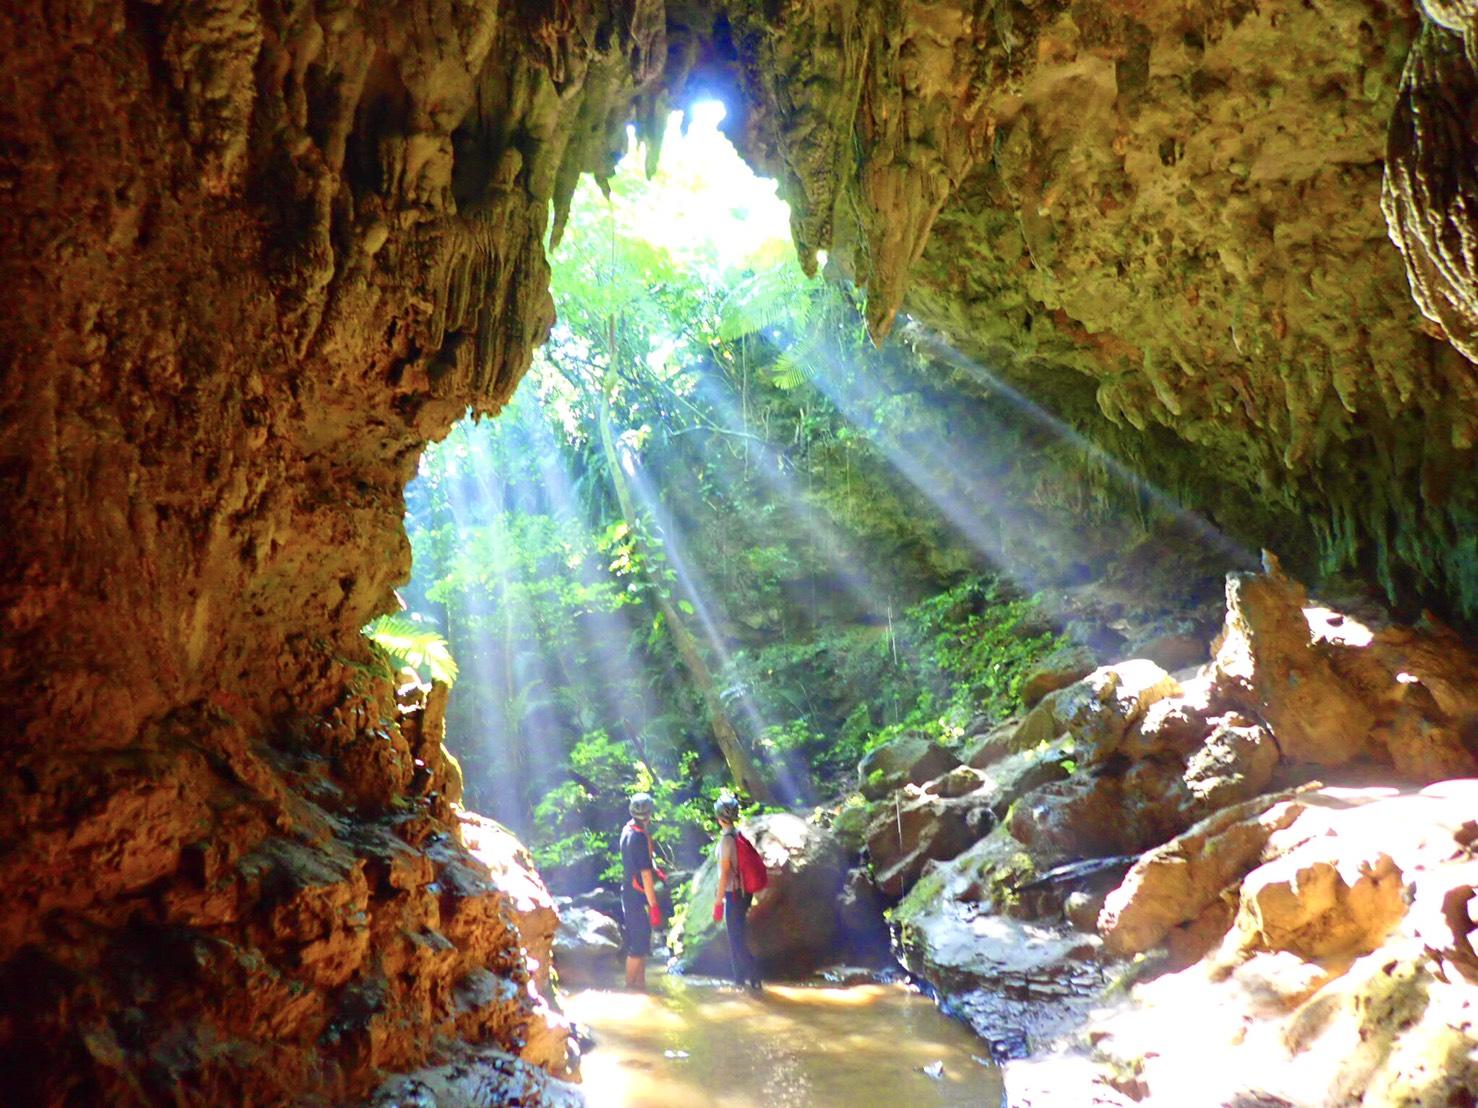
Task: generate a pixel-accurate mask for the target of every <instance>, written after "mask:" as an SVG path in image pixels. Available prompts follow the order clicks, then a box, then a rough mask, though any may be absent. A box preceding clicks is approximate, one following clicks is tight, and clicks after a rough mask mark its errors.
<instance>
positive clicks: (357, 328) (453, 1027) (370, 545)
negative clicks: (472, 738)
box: [0, 0, 666, 1103]
mask: <svg viewBox="0 0 1478 1108" xmlns="http://www.w3.org/2000/svg"><path fill="white" fill-rule="evenodd" d="M662 27H663V24H662V18H661V12H660V8H657V7H654V6H653V5H650V4H637V5H633V6H631V7H630V8H629V9H623V10H621V11H618V12H605V11H601V12H597V11H594V10H591V9H588V8H582V9H581V10H571V9H569V8H567V7H565V6H562V5H561V6H555V7H552V8H549V9H547V10H546V9H540V10H539V11H535V10H533V9H532V8H531V7H515V6H511V5H504V6H500V5H497V4H493V3H485V4H484V3H461V2H453V0H445V2H437V0H431V2H414V0H407V2H404V3H388V4H374V5H355V4H339V3H329V2H325V3H321V4H316V3H304V4H291V5H265V4H263V5H258V4H255V3H250V2H237V0H223V2H221V3H212V4H200V3H192V2H185V3H175V2H170V3H136V2H132V0H127V2H125V0H113V2H109V0H104V2H101V3H92V2H82V0H78V2H60V3H55V4H46V5H12V6H11V7H9V8H7V10H6V11H5V12H4V13H3V15H0V37H3V40H4V41H5V43H6V47H5V58H4V63H3V65H4V73H5V87H6V89H7V93H6V96H5V97H4V98H3V99H4V104H3V106H0V134H3V143H0V182H3V186H0V187H3V190H4V195H5V203H4V205H3V206H0V208H3V210H0V241H3V242H4V252H3V261H0V266H3V269H0V273H3V286H4V288H5V289H6V294H7V301H8V303H7V307H6V311H5V313H4V319H3V320H0V348H3V350H4V351H5V362H6V364H5V368H4V373H3V378H0V379H3V384H0V504H3V509H0V514H3V527H4V531H5V536H6V538H5V548H4V549H5V553H4V559H3V564H4V574H3V581H0V620H3V627H4V632H3V639H0V678H3V680H4V683H5V685H6V687H7V688H10V689H12V690H14V691H15V696H14V698H13V701H14V703H13V710H12V713H11V715H10V720H9V726H8V727H7V729H6V733H5V736H4V739H3V742H4V745H5V753H6V759H7V764H8V772H7V773H6V775H5V780H6V795H5V803H4V804H3V806H0V807H3V814H0V837H3V841H4V843H5V844H6V845H5V849H4V852H3V854H0V879H3V880H4V882H5V887H6V889H7V891H8V895H7V898H6V906H5V908H4V909H3V910H0V977H3V979H4V991H5V994H6V996H7V1001H6V1004H5V1006H4V1009H5V1010H4V1012H3V1014H0V1051H3V1053H4V1056H5V1060H6V1063H7V1066H6V1068H7V1073H8V1074H9V1075H10V1079H11V1081H12V1082H13V1084H12V1087H11V1095H12V1096H19V1098H20V1099H21V1100H22V1101H24V1102H27V1103H61V1102H63V1101H66V1102H93V1103H129V1102H153V1101H160V1100H175V1099H178V1100H179V1101H181V1102H208V1103H242V1102H246V1101H248V1100H252V1101H261V1102H272V1103H280V1102H287V1101H292V1102H294V1103H304V1102H311V1101H313V1100H314V1099H322V1100H335V1101H336V1100H342V1099H344V1098H353V1097H356V1096H359V1095H362V1094H364V1093H366V1092H368V1091H369V1089H370V1088H371V1087H372V1086H373V1085H374V1084H376V1083H377V1082H378V1081H379V1079H380V1076H381V1074H382V1073H384V1072H388V1071H399V1070H407V1069H410V1068H413V1067H415V1066H418V1065H421V1064H422V1063H426V1062H435V1061H438V1060H442V1059H444V1058H445V1057H446V1056H447V1049H450V1048H449V1047H448V1046H447V1044H450V1043H456V1042H469V1043H482V1044H488V1045H490V1046H496V1047H500V1048H501V1049H503V1050H504V1051H506V1052H510V1053H511V1054H512V1055H517V1056H519V1058H521V1059H522V1060H523V1061H524V1062H532V1063H533V1064H535V1065H537V1066H541V1067H544V1068H545V1069H546V1070H548V1071H551V1072H554V1073H557V1074H563V1073H565V1072H566V1069H567V1061H566V1052H565V1046H564V1038H563V1032H562V1031H561V1030H560V1026H559V1023H558V1021H557V1019H554V1018H553V1017H551V1015H550V1013H549V1012H548V1010H547V1009H546V1008H545V1007H544V1005H543V1003H542V1001H539V1000H538V998H537V997H536V996H535V995H534V994H533V993H532V992H531V991H530V990H529V988H528V980H529V971H528V968H527V966H526V965H525V963H524V960H523V956H522V955H521V953H520V941H521V940H520V936H519V932H518V930H517V926H516V919H515V915H516V914H510V912H511V907H510V904H511V902H512V901H513V900H515V899H516V898H515V897H514V896H513V894H512V893H511V892H508V891H506V890H505V891H500V889H502V888H503V885H506V882H502V883H501V884H500V882H499V881H495V880H494V879H493V878H491V877H490V876H489V873H488V871H487V870H486V868H484V867H481V866H480V865H479V863H477V862H476V861H475V860H473V859H472V858H471V857H470V856H469V855H468V854H467V853H466V852H465V851H464V850H463V848H462V847H461V846H460V845H459V844H458V841H457V840H458V829H457V827H456V826H455V825H454V823H453V822H452V821H451V813H450V810H449V808H448V807H447V805H446V804H445V803H444V799H445V798H444V797H441V796H440V795H439V793H440V792H441V790H442V789H443V788H444V785H445V782H444V778H443V776H442V774H441V773H440V771H439V767H438V766H437V765H435V764H434V757H433V748H434V747H435V739H436V738H437V737H438V736H436V735H435V734H432V735H431V740H432V741H431V742H430V743H429V744H428V743H426V742H423V741H422V738H423V732H426V733H434V732H435V731H436V728H437V726H439V724H438V723H437V722H436V721H433V720H425V719H422V717H421V716H419V715H418V714H417V713H415V712H410V713H408V714H402V713H401V711H400V709H399V707H398V706H397V704H396V701H395V697H394V692H393V689H392V688H391V686H390V683H389V681H388V680H386V679H384V678H383V677H382V676H380V675H378V674H377V673H376V671H375V668H374V665H373V663H372V659H371V657H370V655H369V654H368V652H367V650H366V647H365V645H364V643H363V642H362V641H361V639H360V637H359V633H358V628H359V627H360V626H362V625H363V624H364V623H365V622H366V621H367V620H368V619H369V618H370V617H371V616H372V615H373V614H374V613H376V612H378V611H381V610H383V609H384V608H385V607H386V605H387V602H388V601H389V600H390V597H391V588H392V586H393V585H394V584H395V583H397V582H399V581H400V580H403V579H404V578H405V576H406V575H407V572H408V568H409V554H410V552H409V546H408V543H407V542H406V539H405V535H404V533H403V529H402V524H401V517H402V514H403V511H404V506H403V500H402V490H403V487H404V485H405V482H406V481H407V480H408V479H409V477H410V476H411V474H412V473H413V471H414V467H415V462H416V457H417V455H418V453H419V450H420V449H421V447H422V446H423V445H424V443H425V442H426V441H427V440H428V439H431V438H434V437H436V436H438V435H441V434H443V433H444V432H445V431H446V429H447V428H448V427H449V426H450V425H451V423H452V422H453V421H454V420H455V419H456V418H458V417H459V416H460V415H461V414H462V413H463V412H464V410H465V409H466V408H467V407H468V406H469V405H470V406H473V407H475V408H477V409H479V410H481V411H486V412H495V411H496V410H497V409H498V408H499V406H500V405H501V404H502V403H503V402H504V401H506V400H507V398H508V397H509V395H510V394H511V392H512V390H513V388H514V386H515V385H516V383H517V381H518V378H519V376H520V375H521V374H522V372H523V371H524V369H525V368H526V366H527V364H528V361H529V358H530V355H531V351H532V348H533V346H534V345H535V344H536V343H537V342H539V341H541V340H542V338H543V336H544V335H545V333H546V332H547V330H548V328H549V326H550V324H551V322H552V319H553V311H552V303H551V300H550V297H549V294H548V288H547V286H548V267H547V263H546V261H545V257H544V247H543V241H542V240H543V237H544V235H545V232H546V229H547V225H548V211H549V205H550V201H551V199H552V198H553V197H554V196H555V194H556V193H557V192H558V191H559V190H561V189H563V190H568V188H569V187H571V186H572V184H573V181H574V179H575V175H576V174H578V172H579V171H580V170H581V169H585V168H596V167H599V166H600V165H602V164H604V163H605V162H606V161H608V159H609V157H610V156H611V154H610V151H611V150H612V149H613V144H612V142H611V141H610V139H609V134H610V133H611V132H612V131H614V133H615V134H617V135H618V136H620V135H623V134H624V130H623V127H624V120H625V118H626V117H627V115H628V114H629V106H630V103H631V101H632V100H633V98H635V97H637V95H638V91H639V90H640V89H641V88H644V87H647V86H648V85H650V83H651V81H652V79H653V77H654V76H655V75H656V74H657V73H658V72H660V70H661V67H662V66H663V65H664V64H665V62H666V52H665V47H663V46H662V45H661V43H662V35H661V32H662ZM422 748H424V749H422ZM418 756H421V757H420V761H421V763H428V759H429V760H430V764H429V770H430V772H429V773H428V772H426V770H427V769H428V766H427V765H418V763H417V757H418ZM418 769H421V770H422V771H423V772H421V773H420V774H418V772H417V771H418ZM523 941H524V942H525V944H526V945H527V942H528V937H527V936H525V937H524V940H523ZM544 961H545V964H546V965H547V956H546V958H545V959H544Z"/></svg>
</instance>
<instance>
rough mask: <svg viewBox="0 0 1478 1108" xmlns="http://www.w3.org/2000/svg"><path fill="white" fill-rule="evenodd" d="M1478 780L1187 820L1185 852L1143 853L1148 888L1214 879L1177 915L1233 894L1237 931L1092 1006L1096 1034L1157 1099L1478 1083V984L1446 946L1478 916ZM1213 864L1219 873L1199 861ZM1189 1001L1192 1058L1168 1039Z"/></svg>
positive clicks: (1224, 1099)
mask: <svg viewBox="0 0 1478 1108" xmlns="http://www.w3.org/2000/svg"><path fill="white" fill-rule="evenodd" d="M1475 785H1478V783H1475V782H1473V781H1471V780H1465V781H1453V782H1443V783H1440V784H1437V785H1433V786H1429V787H1428V788H1425V789H1422V790H1419V791H1418V790H1415V789H1402V790H1397V789H1391V788H1379V787H1374V788H1353V787H1346V788H1341V787H1333V786H1330V787H1322V788H1313V789H1309V790H1306V791H1304V792H1303V793H1301V794H1300V795H1299V797H1298V798H1297V800H1296V801H1294V802H1283V803H1280V804H1278V805H1277V806H1275V807H1273V808H1269V809H1267V810H1266V811H1265V812H1264V813H1263V814H1262V815H1261V816H1254V815H1253V814H1252V807H1251V806H1246V805H1244V806H1243V808H1242V811H1241V813H1240V815H1241V816H1242V817H1243V818H1241V819H1240V821H1238V822H1230V823H1229V822H1228V820H1229V819H1230V816H1229V814H1228V813H1223V816H1222V819H1221V823H1220V824H1219V825H1218V826H1219V830H1217V828H1213V827H1209V826H1208V825H1203V828H1201V829H1198V830H1213V831H1217V834H1214V835H1213V836H1212V837H1211V838H1210V839H1205V840H1204V841H1203V842H1202V843H1201V844H1200V845H1199V846H1198V845H1197V844H1196V843H1195V842H1192V841H1190V838H1191V837H1190V836H1188V837H1187V841H1186V842H1185V843H1183V844H1182V847H1181V849H1180V851H1179V860H1178V862H1176V861H1174V860H1172V859H1171V858H1169V857H1168V856H1166V857H1162V858H1161V859H1160V862H1161V864H1158V865H1156V866H1153V867H1147V868H1144V869H1139V868H1138V867H1137V872H1132V873H1131V875H1130V879H1131V881H1133V880H1135V879H1136V878H1139V879H1141V880H1142V884H1141V887H1140V890H1139V893H1138V894H1137V896H1136V898H1135V899H1136V902H1137V903H1139V904H1145V903H1148V902H1149V899H1150V896H1149V894H1150V893H1151V890H1152V887H1153V886H1154V885H1155V884H1156V883H1158V886H1159V888H1160V890H1161V891H1162V892H1164V891H1166V890H1168V889H1169V888H1171V887H1176V888H1180V889H1182V890H1183V889H1185V888H1187V884H1186V876H1185V875H1184V873H1183V874H1182V875H1180V876H1177V875H1176V873H1175V870H1176V869H1179V870H1181V871H1189V872H1190V874H1192V875H1193V876H1192V877H1191V881H1192V882H1193V883H1196V884H1198V885H1199V886H1200V887H1201V888H1202V889H1203V890H1204V893H1203V897H1202V898H1193V899H1192V900H1189V901H1186V902H1185V903H1184V906H1183V907H1182V908H1181V909H1179V910H1178V911H1177V912H1176V913H1175V916H1177V917H1181V916H1185V915H1187V914H1188V913H1189V912H1191V911H1193V910H1194V903H1195V901H1196V900H1197V899H1204V897H1205V896H1210V897H1221V896H1225V897H1227V898H1229V899H1230V900H1231V901H1232V902H1233V903H1234V904H1235V906H1236V917H1235V921H1234V920H1233V918H1232V915H1231V914H1230V913H1227V914H1226V915H1224V916H1223V917H1222V927H1223V930H1224V932H1225V933H1224V936H1223V937H1222V938H1221V939H1220V941H1219V942H1218V941H1213V942H1211V943H1210V944H1208V945H1206V946H1205V947H1203V949H1202V951H1201V956H1200V958H1199V960H1194V959H1193V960H1192V962H1193V964H1190V963H1187V962H1185V961H1179V962H1173V963H1171V964H1170V968H1171V970H1172V972H1166V973H1163V974H1160V975H1159V976H1156V977H1154V978H1153V979H1152V980H1148V981H1145V982H1143V983H1141V984H1139V985H1136V986H1134V988H1133V989H1132V991H1131V992H1130V994H1129V995H1128V996H1127V997H1126V998H1125V999H1124V1000H1123V1001H1121V1002H1120V1003H1119V1004H1117V1005H1115V1006H1113V1007H1112V1008H1111V1009H1106V1010H1105V1011H1104V1013H1103V1015H1102V1017H1101V1018H1099V1019H1096V1020H1095V1021H1093V1023H1092V1025H1091V1026H1090V1027H1089V1028H1088V1030H1087V1037H1088V1039H1089V1040H1090V1041H1092V1042H1093V1043H1094V1049H1095V1053H1096V1054H1097V1056H1098V1057H1099V1059H1100V1060H1101V1061H1102V1062H1103V1063H1104V1065H1105V1068H1106V1070H1107V1071H1108V1072H1110V1073H1113V1072H1117V1073H1119V1074H1132V1075H1133V1076H1134V1082H1135V1090H1136V1099H1137V1100H1138V1101H1139V1102H1140V1103H1149V1104H1179V1103H1195V1102H1198V1101H1205V1102H1212V1103H1281V1104H1309V1105H1319V1106H1321V1108H1324V1106H1329V1108H1333V1106H1335V1105H1345V1104H1366V1105H1375V1104H1400V1103H1410V1104H1422V1103H1428V1104H1447V1103H1459V1104H1460V1103H1464V1102H1465V1100H1467V1099H1470V1098H1471V1096H1472V1090H1473V1089H1475V1088H1478V1059H1475V1056H1474V1049H1473V1048H1474V1044H1475V1041H1478V1040H1475V1035H1474V1031H1473V1029H1474V1027H1475V1022H1474V1019H1475V1016H1478V994H1475V992H1474V989H1473V987H1472V984H1471V982H1470V981H1469V980H1468V979H1465V978H1464V977H1463V976H1462V974H1461V973H1460V972H1457V971H1456V970H1455V968H1450V967H1454V966H1455V964H1454V963H1453V962H1450V961H1449V960H1448V959H1449V958H1450V957H1451V955H1452V954H1453V953H1454V952H1455V951H1456V950H1457V949H1458V948H1460V947H1462V946H1464V945H1465V944H1468V943H1469V942H1470V936H1472V935H1473V934H1474V933H1475V930H1478V928H1475V924H1474V920H1473V919H1472V918H1471V917H1470V916H1469V914H1468V904H1469V902H1470V900H1471V899H1472V896H1473V893H1472V889H1473V887H1474V881H1475V879H1478V862H1475V860H1474V856H1473V853H1472V850H1471V845H1472V842H1473V839H1474V834H1475V832H1474V831H1473V820H1472V815H1471V813H1472V811H1473V805H1474V804H1475V803H1478V791H1475ZM1265 800H1266V798H1263V799H1262V800H1260V801H1259V802H1258V803H1259V804H1261V803H1263V802H1264V801H1265ZM1274 817H1276V822H1275V823H1274V824H1273V825H1271V826H1269V824H1268V821H1269V820H1270V819H1273V818H1274ZM1290 817H1291V818H1290ZM1211 822H1212V821H1208V824H1210V823H1211ZM1218 835H1219V836H1220V838H1221V841H1220V842H1218ZM1248 836H1250V837H1248ZM1239 837H1240V838H1239ZM1258 842H1261V844H1262V845H1261V846H1260V847H1259V846H1257V845H1256V844H1257V843H1258ZM1254 853H1255V854H1256V855H1257V857H1256V858H1254V859H1253V868H1251V870H1250V871H1249V872H1247V873H1246V874H1245V876H1239V875H1238V872H1237V871H1239V870H1242V869H1244V868H1245V867H1246V865H1247V861H1248V859H1249V857H1251V856H1252V855H1253V854H1254ZM1234 855H1239V856H1238V857H1236V858H1234V857H1233V856H1234ZM1218 858H1220V859H1223V860H1224V861H1225V862H1231V861H1234V860H1235V861H1236V863H1237V864H1236V865H1229V864H1223V863H1222V862H1219V861H1217V859H1218ZM1208 865H1209V866H1210V868H1219V869H1220V872H1219V873H1215V874H1213V873H1205V872H1200V873H1198V872H1197V871H1198V870H1202V869H1203V867H1206V866H1208ZM1228 875H1230V879H1229V881H1228V885H1227V886H1226V887H1225V888H1224V890H1223V891H1222V892H1220V893H1218V892H1216V891H1213V890H1212V887H1213V886H1214V885H1215V883H1216V881H1217V880H1218V879H1219V878H1221V877H1227V876H1228ZM1127 888H1128V883H1126V886H1125V889H1121V890H1120V891H1119V893H1116V894H1115V896H1119V895H1120V894H1121V893H1123V892H1125V891H1126V889H1127ZM1454 904H1461V905H1462V908H1461V910H1460V911H1457V912H1454V911H1452V910H1451V906H1452V905H1454ZM1113 906H1114V905H1113V901H1112V899H1111V902H1110V909H1112V908H1113ZM1105 915H1106V916H1107V915H1108V913H1105ZM1121 922H1122V924H1123V925H1124V926H1128V922H1129V921H1128V917H1127V916H1125V917H1124V918H1123V920H1122V921H1121ZM1106 942H1107V943H1108V945H1110V946H1113V945H1115V943H1116V939H1115V936H1114V935H1113V934H1112V933H1110V934H1108V935H1107V936H1106ZM1131 945H1132V944H1131ZM1459 957H1461V956H1459ZM1187 1011H1195V1012H1196V1013H1197V1022H1196V1035H1195V1050H1194V1059H1195V1062H1194V1065H1193V1066H1190V1067H1187V1066H1185V1065H1184V1064H1182V1062H1181V1061H1180V1060H1178V1059H1171V1058H1170V1057H1169V1056H1168V1053H1167V1051H1166V1049H1165V1048H1166V1044H1168V1043H1171V1042H1174V1041H1176V1040H1175V1035H1176V1029H1177V1028H1182V1027H1183V1026H1184V1022H1185V1018H1186V1012H1187ZM1177 1053H1178V1052H1177Z"/></svg>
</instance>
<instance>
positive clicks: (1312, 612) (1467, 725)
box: [1213, 554, 1478, 782]
mask: <svg viewBox="0 0 1478 1108" xmlns="http://www.w3.org/2000/svg"><path fill="white" fill-rule="evenodd" d="M1264 562H1265V565H1266V572H1264V573H1261V574H1234V575H1232V576H1231V577H1229V578H1228V579H1227V616H1226V626H1225V628H1224V629H1223V631H1222V635H1221V637H1220V640H1219V642H1218V644H1217V650H1216V657H1215V660H1214V662H1213V673H1214V679H1215V682H1216V693H1217V695H1218V696H1219V697H1220V698H1221V699H1223V700H1224V701H1226V703H1228V704H1229V705H1231V706H1233V707H1236V708H1239V709H1240V710H1242V711H1243V712H1244V713H1245V714H1247V715H1249V716H1256V717H1258V718H1259V719H1261V720H1262V721H1263V722H1264V723H1266V724H1267V725H1268V727H1269V728H1270V729H1271V731H1272V733H1273V734H1274V736H1276V738H1277V741H1278V745H1279V747H1280V748H1281V749H1282V752H1283V756H1284V757H1285V758H1288V759H1291V760H1293V761H1300V762H1310V763H1314V764H1317V765H1326V766H1337V765H1343V764H1344V763H1346V762H1349V761H1352V760H1354V759H1356V758H1360V757H1363V756H1374V757H1375V758H1377V759H1379V760H1380V761H1384V762H1388V763H1390V764H1391V765H1392V766H1394V767H1395V769H1396V771H1397V772H1398V773H1400V774H1401V775H1402V776H1404V777H1406V778H1408V779H1410V780H1414V781H1418V782H1427V781H1433V780H1438V779H1441V778H1445V777H1465V776H1472V775H1475V774H1478V741H1475V735H1478V658H1475V656H1474V654H1473V653H1472V651H1470V650H1467V649H1465V647H1464V644H1463V641H1462V639H1461V638H1460V637H1459V636H1458V635H1456V634H1454V633H1453V632H1452V631H1450V630H1448V629H1446V628H1444V627H1442V626H1440V625H1438V624H1437V623H1436V622H1435V621H1433V620H1431V619H1424V621H1423V622H1422V623H1420V624H1418V625H1417V626H1415V627H1406V626H1402V625H1399V624H1396V623H1394V622H1392V621H1391V620H1389V619H1388V618H1387V617H1386V616H1385V615H1384V614H1383V613H1380V612H1378V611H1374V612H1365V611H1362V612H1361V618H1359V619H1357V618H1355V617H1354V616H1353V615H1350V614H1348V613H1346V612H1341V611H1337V610H1335V609H1333V608H1331V607H1328V606H1326V605H1324V604H1321V603H1319V602H1317V601H1315V600H1311V598H1310V597H1309V596H1308V594H1307V593H1306V592H1305V591H1304V589H1303V588H1302V587H1301V586H1300V585H1298V584H1297V583H1296V582H1294V581H1292V580H1290V579H1289V578H1287V577H1285V576H1284V575H1283V573H1282V572H1281V571H1280V570H1279V568H1278V563H1277V560H1276V559H1275V558H1273V557H1272V556H1271V555H1266V554H1265V555H1264Z"/></svg>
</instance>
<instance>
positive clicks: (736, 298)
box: [718, 265, 818, 342]
mask: <svg viewBox="0 0 1478 1108" xmlns="http://www.w3.org/2000/svg"><path fill="white" fill-rule="evenodd" d="M817 284H818V282H816V281H813V280H811V279H810V278H808V277H807V276H806V275H805V274H804V273H802V272H801V269H800V267H799V266H796V265H783V266H776V267H774V268H772V269H765V270H761V271H760V272H758V273H755V274H753V275H751V276H750V277H748V278H746V279H745V280H743V281H741V282H740V283H739V286H738V287H737V288H735V289H734V291H733V292H731V293H730V294H729V295H728V296H727V297H726V298H725V299H724V302H723V306H722V307H720V308H719V321H718V338H719V341H720V342H737V341H738V340H740V339H742V338H744V337H746V336H748V335H757V334H760V333H761V332H763V331H767V330H769V329H770V328H772V327H776V326H778V325H780V324H782V323H783V324H785V326H786V327H787V328H791V329H794V330H804V329H805V328H806V327H807V326H808V325H809V323H810V317H811V312H812V309H813V308H814V306H815V298H814V297H813V296H812V295H811V293H812V292H813V290H814V289H815V287H816V285H817Z"/></svg>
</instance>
